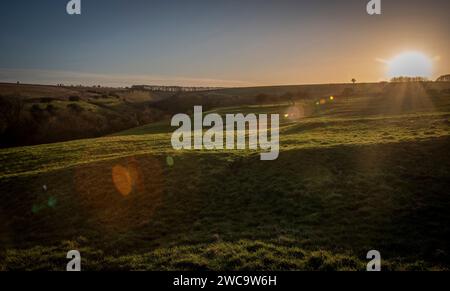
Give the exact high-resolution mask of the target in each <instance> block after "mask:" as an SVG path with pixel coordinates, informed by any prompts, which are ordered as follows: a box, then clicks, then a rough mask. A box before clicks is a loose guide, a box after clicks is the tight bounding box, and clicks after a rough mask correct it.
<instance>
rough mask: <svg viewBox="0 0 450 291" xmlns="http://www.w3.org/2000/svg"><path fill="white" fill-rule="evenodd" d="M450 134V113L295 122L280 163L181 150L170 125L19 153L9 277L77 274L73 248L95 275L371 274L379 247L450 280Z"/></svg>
mask: <svg viewBox="0 0 450 291" xmlns="http://www.w3.org/2000/svg"><path fill="white" fill-rule="evenodd" d="M341 106H342V108H344V107H345V106H351V105H341ZM336 108H338V107H336ZM336 108H335V109H336ZM285 109H286V107H284V106H282V107H280V110H281V111H283V110H285ZM350 109H351V108H350ZM245 110H247V111H248V110H250V111H251V110H252V109H251V108H247V109H245ZM270 110H273V108H272V107H270ZM280 113H281V112H280ZM448 129H449V117H448V113H446V112H442V111H440V112H438V111H435V112H423V113H420V112H416V113H408V114H404V115H395V116H394V115H392V116H372V115H371V116H360V115H358V114H355V115H354V116H348V115H346V116H344V117H342V116H336V115H326V114H325V115H320V116H316V117H311V118H307V119H302V120H300V121H293V120H284V121H283V123H282V128H281V131H282V134H281V153H280V156H279V158H278V159H277V160H276V161H271V162H261V161H260V160H259V154H258V153H256V152H246V151H235V152H229V151H228V152H227V151H224V152H204V151H193V152H187V151H185V152H174V151H173V150H172V149H171V148H170V140H169V138H170V132H169V131H165V130H164V126H162V125H161V124H159V125H155V127H152V126H150V127H147V128H144V129H142V128H141V129H139V130H136V132H135V133H134V134H133V133H131V134H130V132H128V133H127V134H126V135H123V136H115V137H105V138H101V139H95V140H82V141H74V142H68V143H61V144H54V145H42V146H36V147H25V148H15V149H5V150H2V152H1V153H2V155H1V160H2V164H1V166H0V173H1V178H0V181H1V188H0V195H1V204H0V269H2V270H64V268H65V265H66V263H67V260H66V259H65V255H66V253H67V251H69V250H71V249H79V250H80V251H81V254H82V259H83V268H84V269H85V270H365V264H366V263H367V260H366V259H365V256H366V254H367V252H368V251H369V250H372V249H376V250H379V251H380V252H381V255H382V260H383V265H382V267H383V269H384V270H424V269H426V270H442V269H449V267H450V241H449V239H448V238H449V237H450V228H449V227H448V225H450V212H449V211H448V210H449V209H450V197H449V195H450V194H449V191H448V189H450V180H449V179H448V177H450V167H449V165H450V155H448V149H449V148H450V138H449V130H448ZM152 130H154V131H153V132H152ZM43 185H45V186H46V188H47V190H44V189H43Z"/></svg>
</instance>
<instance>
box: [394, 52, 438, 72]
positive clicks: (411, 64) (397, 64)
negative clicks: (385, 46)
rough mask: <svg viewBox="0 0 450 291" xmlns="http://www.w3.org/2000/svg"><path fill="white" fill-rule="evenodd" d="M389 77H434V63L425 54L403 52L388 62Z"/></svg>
mask: <svg viewBox="0 0 450 291" xmlns="http://www.w3.org/2000/svg"><path fill="white" fill-rule="evenodd" d="M386 63H387V66H388V70H387V76H388V77H389V78H393V77H399V76H404V77H426V78H429V77H431V75H432V70H433V62H432V60H431V59H430V58H429V57H428V56H427V55H425V54H423V53H421V52H417V51H408V52H403V53H401V54H399V55H397V56H395V57H393V58H392V59H390V60H388V61H387V62H386Z"/></svg>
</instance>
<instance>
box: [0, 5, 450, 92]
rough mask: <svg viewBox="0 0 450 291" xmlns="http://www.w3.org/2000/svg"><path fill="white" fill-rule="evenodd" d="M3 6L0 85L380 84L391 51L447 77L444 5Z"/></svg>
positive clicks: (447, 28)
mask: <svg viewBox="0 0 450 291" xmlns="http://www.w3.org/2000/svg"><path fill="white" fill-rule="evenodd" d="M81 1H82V15H81V16H69V15H67V14H66V12H65V6H66V4H67V2H68V0H40V1H25V0H15V1H2V8H1V12H0V23H1V30H0V39H1V43H0V47H1V55H0V81H14V80H16V79H18V80H21V81H25V82H26V81H28V82H37V83H55V82H56V83H60V82H68V83H70V82H74V83H90V82H98V83H102V84H104V85H130V84H136V83H158V84H175V83H176V84H180V85H217V86H247V85H270V84H300V83H322V82H345V81H348V79H349V78H352V77H353V76H356V77H357V79H359V80H362V81H377V80H379V79H381V78H382V77H383V70H384V68H383V67H382V64H380V63H379V62H376V61H375V60H376V59H377V58H378V59H380V58H381V59H387V58H390V57H392V56H394V55H395V54H396V53H399V52H401V51H402V50H409V49H414V50H419V51H423V52H424V53H426V54H427V55H429V56H430V57H432V58H434V59H436V60H439V61H438V63H437V64H436V65H435V69H436V70H435V71H436V72H435V73H436V74H440V73H441V72H442V73H446V69H448V68H449V67H450V65H449V60H448V58H449V55H448V52H449V51H450V48H449V40H448V35H450V23H449V18H448V15H447V13H448V11H450V9H449V8H450V5H449V2H450V1H441V0H434V1H419V0H410V1H406V0H390V1H386V0H384V1H382V3H383V15H381V16H377V17H373V16H368V15H367V14H366V12H365V5H366V3H367V2H368V1H365V0H348V1H300V0H297V1H283V0H278V1H270V0H239V1H238V0H223V1H222V0H209V1H200V0H183V1H176V0H164V1H163V0H160V1H148V0H147V1H145V0H132V1H125V0H81Z"/></svg>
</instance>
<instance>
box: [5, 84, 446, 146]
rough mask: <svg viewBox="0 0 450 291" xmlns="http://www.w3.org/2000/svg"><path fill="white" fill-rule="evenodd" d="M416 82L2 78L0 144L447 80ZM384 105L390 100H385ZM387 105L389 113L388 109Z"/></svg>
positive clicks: (426, 88)
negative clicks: (161, 83) (229, 84)
mask: <svg viewBox="0 0 450 291" xmlns="http://www.w3.org/2000/svg"><path fill="white" fill-rule="evenodd" d="M418 84H419V83H418ZM418 84H414V83H413V84H410V85H408V86H407V87H402V86H403V85H402V84H390V83H386V82H383V83H361V84H317V85H291V86H268V87H251V88H227V89H211V88H202V90H200V89H199V90H200V91H195V92H192V91H189V90H187V91H188V92H185V91H176V90H175V91H168V90H155V89H154V88H146V87H145V86H144V87H143V86H137V87H133V88H100V87H74V86H48V85H28V84H4V83H3V84H0V137H1V143H0V146H2V147H10V146H19V145H34V144H42V143H52V142H58V141H67V140H73V139H80V138H88V137H99V136H104V135H108V134H112V133H115V132H118V131H122V130H125V129H130V128H133V127H136V126H141V125H144V124H149V123H152V122H155V121H161V120H165V119H169V118H170V117H171V116H172V115H173V114H176V113H182V112H187V113H188V112H190V111H191V110H192V108H193V106H195V105H203V107H204V109H205V110H211V109H214V108H220V107H230V106H242V105H263V104H280V103H281V104H295V103H296V102H304V101H307V102H309V104H311V105H314V103H315V102H318V101H320V99H322V98H329V97H330V96H335V97H337V98H341V99H342V98H344V99H348V98H356V97H358V96H360V97H361V96H372V97H379V98H383V97H386V98H388V99H389V98H390V97H392V96H394V97H395V96H397V95H398V94H405V92H409V93H408V94H411V96H410V97H411V98H413V97H414V98H415V99H416V101H414V102H416V103H417V100H429V99H430V97H433V98H440V97H441V96H445V94H446V92H447V93H448V90H450V83H448V82H421V83H420V85H418ZM408 88H409V89H408ZM411 98H410V99H411ZM389 100H391V101H392V100H395V98H394V99H389ZM391 101H390V102H391ZM383 104H389V102H388V103H383ZM428 105H429V104H428ZM389 106H391V105H387V107H389ZM391 108H394V109H395V108H397V107H396V106H393V107H392V106H391ZM386 110H387V111H386V112H390V111H389V110H388V108H386ZM396 110H397V109H396ZM391 111H392V110H391Z"/></svg>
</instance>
